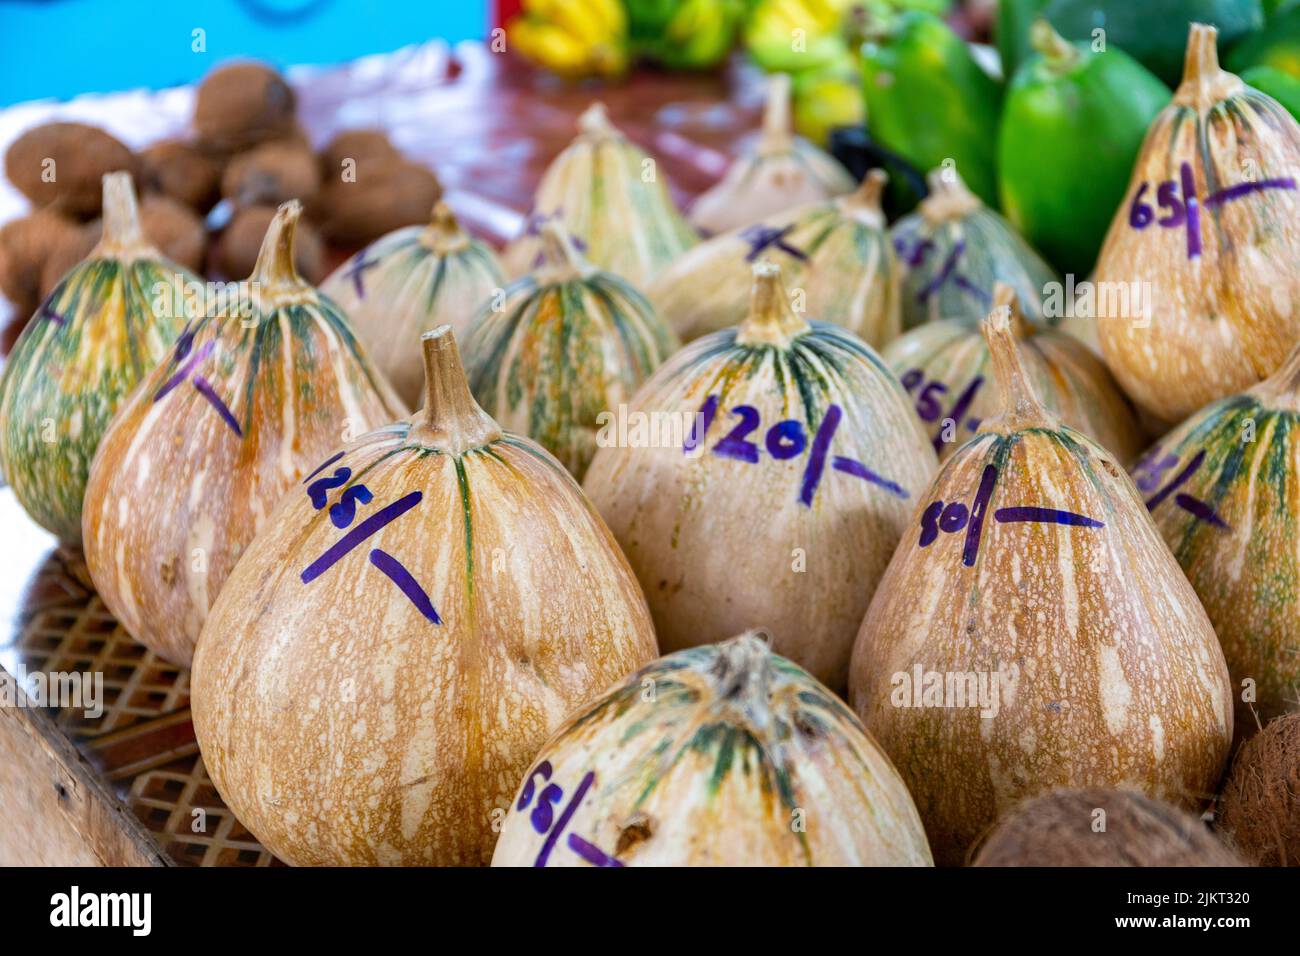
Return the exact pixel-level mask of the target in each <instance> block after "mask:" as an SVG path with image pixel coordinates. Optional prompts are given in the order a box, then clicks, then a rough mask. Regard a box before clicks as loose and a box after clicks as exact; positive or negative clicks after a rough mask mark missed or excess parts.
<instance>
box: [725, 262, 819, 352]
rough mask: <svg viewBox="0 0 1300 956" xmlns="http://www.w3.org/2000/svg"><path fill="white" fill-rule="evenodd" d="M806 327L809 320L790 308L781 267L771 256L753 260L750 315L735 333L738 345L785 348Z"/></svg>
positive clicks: (806, 329)
mask: <svg viewBox="0 0 1300 956" xmlns="http://www.w3.org/2000/svg"><path fill="white" fill-rule="evenodd" d="M809 328H810V326H809V325H808V323H807V322H806V321H805V320H804V319H803V318H801V317H800V316H798V315H796V314H795V311H794V309H792V308H791V307H790V297H789V295H787V294H786V291H785V285H784V284H783V283H782V282H781V267H780V266H779V265H777V264H776V263H775V262H773V261H772V260H770V259H760V260H759V261H758V262H755V263H754V284H753V285H752V286H751V287H750V293H749V315H748V316H746V317H745V321H743V322H741V323H740V328H739V330H738V331H737V332H736V342H737V344H739V345H775V346H777V347H778V348H786V347H788V346H789V344H790V343H791V342H792V341H793V340H794V339H795V338H797V337H798V336H800V335H802V334H803V333H805V332H807V331H808V330H809Z"/></svg>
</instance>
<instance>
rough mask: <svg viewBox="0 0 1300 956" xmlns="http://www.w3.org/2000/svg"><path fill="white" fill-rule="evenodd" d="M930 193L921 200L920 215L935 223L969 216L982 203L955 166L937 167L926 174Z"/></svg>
mask: <svg viewBox="0 0 1300 956" xmlns="http://www.w3.org/2000/svg"><path fill="white" fill-rule="evenodd" d="M925 184H926V185H927V186H928V187H929V188H930V195H928V196H926V197H925V198H924V199H922V200H921V215H922V216H923V217H924V218H925V221H926V222H928V223H930V224H932V225H936V224H938V223H943V222H948V221H949V220H951V219H961V218H962V217H963V216H969V215H970V214H971V213H973V212H975V211H976V210H977V209H979V208H980V207H981V206H983V205H984V204H983V203H982V202H980V200H979V197H978V196H976V195H975V194H974V193H973V192H971V191H970V190H969V189H968V188H967V187H966V183H965V181H963V180H962V178H961V175H960V174H959V173H958V172H957V169H956V167H943V166H941V167H939V168H938V169H932V170H930V172H929V173H927V174H926V177H925Z"/></svg>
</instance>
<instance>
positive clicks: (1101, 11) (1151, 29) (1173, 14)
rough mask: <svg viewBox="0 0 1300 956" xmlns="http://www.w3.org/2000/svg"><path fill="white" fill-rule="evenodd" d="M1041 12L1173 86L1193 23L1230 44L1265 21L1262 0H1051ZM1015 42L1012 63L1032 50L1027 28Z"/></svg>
mask: <svg viewBox="0 0 1300 956" xmlns="http://www.w3.org/2000/svg"><path fill="white" fill-rule="evenodd" d="M1003 2H1006V0H1003ZM1012 2H1013V3H1017V4H1018V0H1012ZM1038 12H1040V13H1041V14H1042V15H1043V16H1044V17H1046V18H1047V19H1048V21H1049V22H1050V23H1051V24H1052V26H1053V27H1055V28H1056V31H1057V32H1058V33H1060V34H1061V36H1063V37H1065V38H1066V39H1068V40H1087V41H1089V42H1097V43H1098V52H1101V47H1100V41H1102V40H1104V42H1105V49H1107V50H1111V49H1114V48H1115V47H1119V48H1120V49H1121V50H1123V51H1124V52H1125V53H1127V54H1128V55H1129V56H1131V57H1133V59H1135V60H1137V61H1138V62H1139V63H1141V64H1142V65H1143V66H1145V67H1146V68H1147V69H1148V70H1150V71H1151V72H1152V73H1154V74H1155V75H1156V76H1158V77H1160V79H1161V80H1163V81H1164V82H1165V83H1166V84H1168V85H1169V86H1176V85H1177V84H1178V81H1179V79H1180V78H1181V77H1182V75H1183V52H1184V50H1185V48H1186V46H1187V30H1188V25H1189V24H1191V23H1212V24H1214V25H1215V26H1216V27H1218V29H1219V42H1220V43H1221V44H1222V45H1223V46H1225V47H1227V46H1230V45H1231V44H1232V43H1234V42H1236V41H1237V40H1239V39H1241V38H1242V37H1244V36H1246V35H1247V34H1248V33H1250V32H1252V31H1254V30H1258V29H1259V28H1260V27H1261V26H1263V24H1264V8H1263V6H1262V3H1261V0H1047V2H1046V3H1045V4H1044V5H1043V7H1042V9H1041V10H1040V11H1038ZM1097 30H1101V31H1102V32H1101V33H1096V32H1095V31H1097ZM1012 41H1013V38H1010V37H1009V38H1008V42H1012ZM1015 42H1016V43H1017V45H1016V48H1015V51H1014V54H1013V56H1012V57H1011V63H1012V66H1013V68H1014V66H1015V65H1018V64H1019V63H1022V62H1023V61H1024V60H1025V59H1027V58H1028V57H1029V55H1030V52H1031V50H1032V47H1031V46H1030V44H1029V37H1028V34H1023V35H1022V36H1021V37H1020V38H1019V40H1018V41H1015ZM1005 62H1006V61H1005V54H1004V63H1005ZM1007 75H1008V76H1010V75H1011V73H1008V74H1007Z"/></svg>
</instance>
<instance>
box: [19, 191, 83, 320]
mask: <svg viewBox="0 0 1300 956" xmlns="http://www.w3.org/2000/svg"><path fill="white" fill-rule="evenodd" d="M80 237H81V229H80V227H79V226H78V225H77V224H76V223H75V222H73V221H72V220H70V219H67V218H65V217H64V216H61V215H59V214H58V213H55V212H51V211H49V210H38V211H37V212H34V213H32V214H31V215H30V216H24V217H22V218H21V219H14V220H12V221H11V222H7V223H5V224H4V225H3V226H0V291H3V292H4V294H5V297H6V298H8V299H9V300H10V301H11V302H13V304H14V306H15V307H16V308H17V310H18V314H19V315H21V316H24V317H25V316H28V315H31V314H32V312H34V311H36V306H37V305H39V304H40V299H41V289H42V282H41V272H42V269H43V268H44V266H45V261H46V260H47V259H48V258H49V257H50V256H51V254H53V252H54V251H55V250H57V249H60V248H62V247H63V246H64V245H65V244H66V245H71V244H74V243H77V242H78V241H79V240H80ZM98 239H99V237H98V235H96V236H95V242H97V241H98ZM90 245H91V246H92V247H93V246H94V242H92V243H91V244H90ZM87 251H88V250H87ZM83 255H84V253H83ZM77 258H78V259H79V258H81V257H80V256H78V257H77ZM75 261H76V260H73V263H75ZM69 265H72V263H69ZM65 271H66V270H65Z"/></svg>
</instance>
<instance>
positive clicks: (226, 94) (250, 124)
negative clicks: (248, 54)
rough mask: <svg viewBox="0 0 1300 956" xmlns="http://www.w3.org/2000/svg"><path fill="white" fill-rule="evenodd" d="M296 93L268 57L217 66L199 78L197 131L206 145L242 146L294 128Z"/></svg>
mask: <svg viewBox="0 0 1300 956" xmlns="http://www.w3.org/2000/svg"><path fill="white" fill-rule="evenodd" d="M296 109H297V97H296V96H295V95H294V92H293V88H292V87H290V86H289V84H288V83H287V82H285V79H284V77H282V76H281V75H280V74H279V73H277V72H276V71H275V70H273V69H272V68H271V67H269V66H267V65H266V64H264V63H232V64H230V65H227V66H222V67H218V68H217V69H215V70H213V71H212V72H211V73H209V74H208V75H207V77H206V78H205V79H204V80H203V82H202V83H200V84H199V89H198V93H197V95H196V96H195V99H194V131H195V133H196V134H197V136H198V141H199V144H200V145H201V146H203V147H204V148H205V149H208V150H211V151H215V152H227V153H229V152H238V151H239V150H242V149H248V148H249V147H251V146H255V145H257V144H258V143H264V142H266V141H267V140H272V139H279V138H282V137H284V136H286V135H288V134H290V133H292V131H293V129H294V127H295V125H296V121H295V118H294V117H295V111H296Z"/></svg>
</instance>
